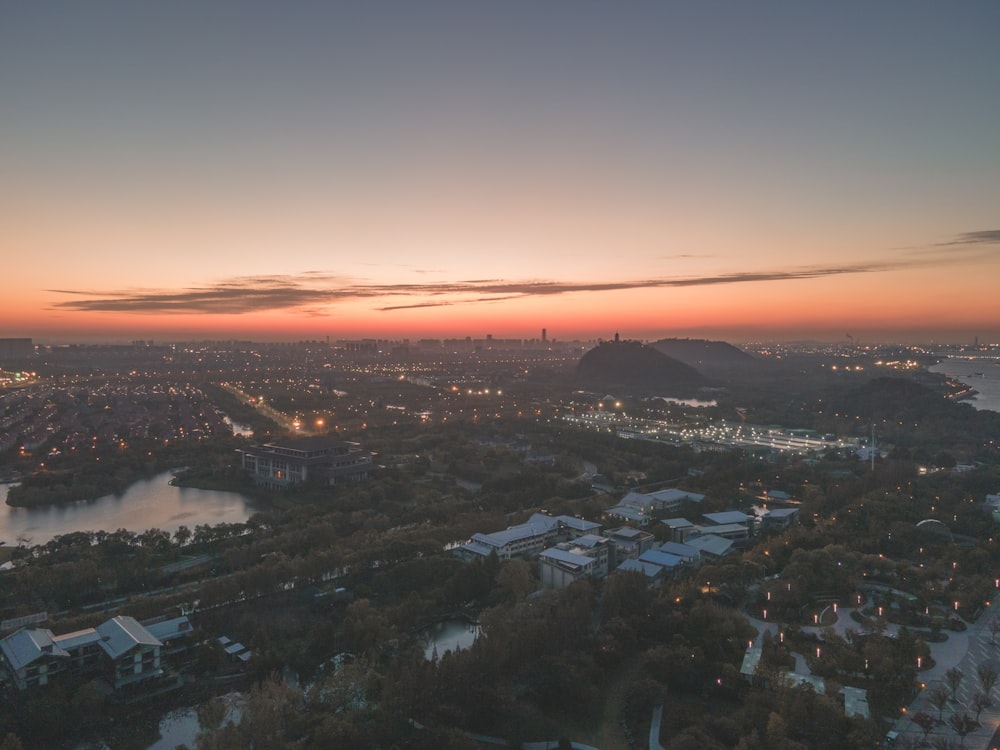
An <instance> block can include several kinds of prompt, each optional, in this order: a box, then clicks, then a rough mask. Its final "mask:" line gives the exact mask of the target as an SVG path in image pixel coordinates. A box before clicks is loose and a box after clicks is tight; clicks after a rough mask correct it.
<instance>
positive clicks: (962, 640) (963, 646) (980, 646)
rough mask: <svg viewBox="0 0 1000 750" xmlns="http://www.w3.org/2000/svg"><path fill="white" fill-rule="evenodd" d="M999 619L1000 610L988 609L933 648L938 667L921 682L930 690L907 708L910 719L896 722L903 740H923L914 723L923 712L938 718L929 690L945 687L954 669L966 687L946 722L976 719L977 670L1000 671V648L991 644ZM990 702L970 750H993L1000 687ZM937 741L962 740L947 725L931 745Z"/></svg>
mask: <svg viewBox="0 0 1000 750" xmlns="http://www.w3.org/2000/svg"><path fill="white" fill-rule="evenodd" d="M998 618H1000V607H989V606H988V607H986V609H985V611H984V612H983V614H982V616H981V617H980V618H979V620H978V621H977V622H975V623H974V624H972V625H970V626H969V628H968V630H966V631H965V632H964V633H953V634H950V635H949V637H948V641H947V642H945V643H932V644H930V646H931V654H932V656H933V657H934V659H935V661H936V662H937V664H935V665H934V668H933V669H929V670H927V671H926V672H921V673H920V677H921V680H922V681H923V683H924V684H925V685H926V686H927V688H926V689H924V690H921V691H920V693H918V694H917V697H916V699H914V701H913V703H911V704H910V705H909V706H908V707H907V709H906V715H905V716H903V717H900V718H899V719H896V721H894V722H893V726H892V728H893V729H894V730H895V731H897V732H899V734H900V736H901V737H902V736H906V735H908V736H909V737H910V738H912V739H917V740H919V739H920V738H922V737H923V735H924V731H923V730H922V729H921V728H920V727H919V726H917V725H916V724H914V723H913V720H912V717H913V716H915V715H916V714H917V713H918V712H919V711H923V712H925V713H927V714H929V715H930V716H933V717H935V718H936V717H937V715H938V710H937V708H935V707H934V706H932V705H931V704H930V701H929V700H928V699H927V696H928V694H929V692H930V691H929V689H930V688H932V687H934V685H935V684H944V673H945V672H947V671H948V670H949V669H951V668H952V667H957V668H958V670H959V671H960V672H961V673H962V683H961V684H960V685H959V687H958V691H957V692H956V695H955V697H956V702H955V703H951V702H949V704H948V705H947V706H946V707H945V709H944V711H943V712H942V713H943V716H944V717H946V718H945V721H947V720H948V719H947V717H949V716H951V715H952V714H955V713H962V712H965V713H967V714H968V715H969V716H970V717H971V718H973V719H974V718H975V717H976V711H975V709H974V708H972V707H971V706H972V698H973V696H974V695H975V693H976V691H977V690H978V689H979V679H978V677H977V676H976V669H977V668H978V667H979V666H980V665H981V664H993V665H994V666H995V667H997V668H998V669H1000V661H998V656H1000V645H997V644H993V643H991V642H990V623H991V622H992V621H993V620H996V619H998ZM952 641H954V643H953V642H952ZM938 647H945V648H938ZM945 687H947V685H945ZM949 692H950V689H949ZM989 698H990V705H989V706H988V707H987V708H986V709H984V710H983V712H982V713H981V714H980V716H979V728H978V729H976V731H974V732H971V733H969V734H968V735H966V737H965V742H964V747H965V748H967V749H968V750H976V749H977V748H980V749H983V750H985V749H986V748H989V747H990V740H991V739H992V738H993V735H994V733H995V732H996V731H997V729H998V727H1000V685H994V687H993V689H992V690H990V695H989ZM937 737H940V738H946V737H947V738H951V739H953V740H960V738H959V736H958V734H957V733H956V732H955V730H954V729H952V728H951V727H950V726H948V725H947V724H943V725H939V726H936V727H935V728H934V730H933V731H931V733H930V734H929V735H928V737H927V739H928V742H933V741H934V738H937Z"/></svg>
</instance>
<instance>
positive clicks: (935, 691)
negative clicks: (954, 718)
mask: <svg viewBox="0 0 1000 750" xmlns="http://www.w3.org/2000/svg"><path fill="white" fill-rule="evenodd" d="M950 697H951V696H950V695H949V694H948V688H946V687H945V686H944V685H942V684H941V683H938V684H937V685H935V686H934V687H932V688H931V689H930V690H928V691H927V700H928V701H929V702H930V704H931V705H932V706H934V708H936V709H937V710H938V722H942V721H944V719H943V718H942V717H941V712H942V711H944V707H945V706H947V705H948V699H949V698H950Z"/></svg>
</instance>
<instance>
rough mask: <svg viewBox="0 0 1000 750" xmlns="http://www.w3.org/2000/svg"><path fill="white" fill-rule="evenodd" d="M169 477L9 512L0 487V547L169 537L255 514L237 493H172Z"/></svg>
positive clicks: (191, 489) (175, 490) (5, 487)
mask: <svg viewBox="0 0 1000 750" xmlns="http://www.w3.org/2000/svg"><path fill="white" fill-rule="evenodd" d="M172 476H173V474H172V473H171V472H169V471H165V472H163V473H162V474H157V475H156V476H154V477H152V478H151V479H144V480H141V481H138V482H136V483H135V484H132V485H130V486H129V488H128V489H127V490H125V492H124V493H123V494H122V495H118V496H116V495H105V496H104V497H101V498H98V499H97V500H81V501H80V502H76V503H69V504H67V505H47V506H43V507H39V508H12V507H11V506H9V505H6V504H5V503H6V500H7V491H8V489H9V488H10V485H0V502H3V503H4V504H3V505H0V541H4V542H6V543H7V544H15V543H16V542H17V538H18V537H19V536H23V537H28V538H30V542H29V544H45V543H46V542H48V541H49V540H51V539H53V538H54V537H56V536H59V535H60V534H69V533H71V532H74V531H99V530H102V529H103V530H104V531H114V530H116V529H128V530H129V531H136V532H141V531H145V530H146V529H152V528H157V529H162V530H163V531H169V532H170V533H173V532H174V531H176V530H177V528H178V527H179V526H187V527H188V528H191V529H193V528H194V527H195V526H197V525H199V524H208V525H210V526H214V525H216V524H220V523H242V522H244V521H246V520H247V519H248V518H249V517H250V516H251V515H252V514H253V513H254V511H255V510H256V509H255V508H254V507H253V505H252V500H250V498H248V497H246V496H244V495H241V494H240V493H238V492H221V491H218V490H201V489H196V488H194V487H174V486H173V485H171V484H170V479H171V478H172Z"/></svg>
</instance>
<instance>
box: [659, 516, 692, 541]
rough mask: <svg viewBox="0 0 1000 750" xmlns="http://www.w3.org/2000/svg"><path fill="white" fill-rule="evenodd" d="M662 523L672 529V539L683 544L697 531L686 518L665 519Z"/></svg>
mask: <svg viewBox="0 0 1000 750" xmlns="http://www.w3.org/2000/svg"><path fill="white" fill-rule="evenodd" d="M660 523H662V524H663V525H664V526H666V527H667V528H668V529H670V539H671V540H672V541H675V542H683V541H684V540H685V539H687V538H688V536H690V535H691V534H693V533H694V532H695V531H696V530H697V527H696V526H695V525H694V524H693V523H691V522H690V521H689V520H687V519H686V518H665V519H664V520H662V521H660Z"/></svg>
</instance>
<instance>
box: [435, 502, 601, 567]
mask: <svg viewBox="0 0 1000 750" xmlns="http://www.w3.org/2000/svg"><path fill="white" fill-rule="evenodd" d="M600 530H601V525H600V524H599V523H594V522H593V521H585V520H583V519H582V518H576V517H574V516H547V515H545V514H544V513H533V514H532V516H531V518H529V519H528V520H527V521H525V522H524V523H521V524H518V525H516V526H510V527H508V528H506V529H504V530H503V531H495V532H493V533H491V534H478V533H477V534H473V535H472V538H471V539H470V540H469V541H468V542H466V543H465V544H463V545H461V546H460V547H456V548H455V550H454V551H455V554H457V555H458V556H459V557H462V558H464V559H466V560H474V559H476V558H477V557H479V558H483V557H489V556H490V555H491V554H492V553H494V552H495V553H496V555H497V557H499V558H500V559H501V560H510V559H511V558H512V557H534V556H535V555H537V554H538V553H539V552H541V551H542V550H543V549H545V548H546V547H550V546H552V545H554V544H558V543H559V542H567V541H572V540H574V539H579V538H580V537H584V536H588V535H597V534H598V533H599V532H600Z"/></svg>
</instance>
